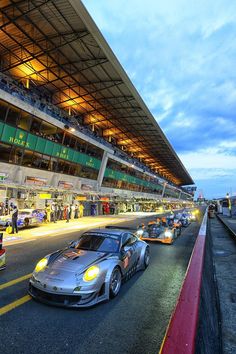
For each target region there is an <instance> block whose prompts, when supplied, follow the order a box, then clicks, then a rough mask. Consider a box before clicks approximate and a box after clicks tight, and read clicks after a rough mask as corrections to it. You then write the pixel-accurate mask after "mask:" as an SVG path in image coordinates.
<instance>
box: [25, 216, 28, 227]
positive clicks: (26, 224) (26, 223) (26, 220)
mask: <svg viewBox="0 0 236 354" xmlns="http://www.w3.org/2000/svg"><path fill="white" fill-rule="evenodd" d="M24 226H25V227H28V226H29V219H28V218H25V220H24Z"/></svg>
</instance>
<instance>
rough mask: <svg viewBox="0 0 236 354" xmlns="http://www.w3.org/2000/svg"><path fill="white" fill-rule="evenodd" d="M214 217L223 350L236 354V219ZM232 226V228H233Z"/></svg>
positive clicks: (213, 236)
mask: <svg viewBox="0 0 236 354" xmlns="http://www.w3.org/2000/svg"><path fill="white" fill-rule="evenodd" d="M218 218H219V220H221V221H222V222H223V223H224V224H225V226H224V224H222V222H221V221H219V220H218V219H217V218H214V219H210V227H211V234H212V243H213V263H214V266H215V275H216V279H217V288H218V296H219V304H220V317H221V332H222V349H223V353H224V354H235V353H236V335H235V334H236V272H235V265H236V219H232V218H229V217H226V216H223V215H221V214H219V215H218ZM229 229H230V231H229Z"/></svg>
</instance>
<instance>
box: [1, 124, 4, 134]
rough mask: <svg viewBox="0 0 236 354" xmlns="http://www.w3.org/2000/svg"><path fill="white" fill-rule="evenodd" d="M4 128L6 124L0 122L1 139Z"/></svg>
mask: <svg viewBox="0 0 236 354" xmlns="http://www.w3.org/2000/svg"><path fill="white" fill-rule="evenodd" d="M3 127H4V123H2V122H0V137H1V135H2V132H3Z"/></svg>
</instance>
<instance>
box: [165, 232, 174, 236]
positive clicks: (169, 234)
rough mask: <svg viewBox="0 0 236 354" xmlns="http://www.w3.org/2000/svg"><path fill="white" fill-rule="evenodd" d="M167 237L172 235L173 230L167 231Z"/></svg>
mask: <svg viewBox="0 0 236 354" xmlns="http://www.w3.org/2000/svg"><path fill="white" fill-rule="evenodd" d="M164 235H165V237H172V232H171V231H165V234H164Z"/></svg>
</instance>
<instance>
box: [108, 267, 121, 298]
mask: <svg viewBox="0 0 236 354" xmlns="http://www.w3.org/2000/svg"><path fill="white" fill-rule="evenodd" d="M120 285H121V274H120V271H119V269H115V270H113V272H112V275H111V283H110V289H111V291H112V293H113V294H114V295H116V294H118V292H119V290H120Z"/></svg>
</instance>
